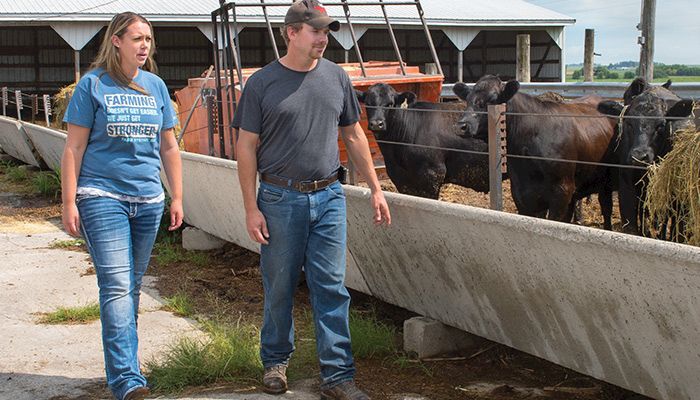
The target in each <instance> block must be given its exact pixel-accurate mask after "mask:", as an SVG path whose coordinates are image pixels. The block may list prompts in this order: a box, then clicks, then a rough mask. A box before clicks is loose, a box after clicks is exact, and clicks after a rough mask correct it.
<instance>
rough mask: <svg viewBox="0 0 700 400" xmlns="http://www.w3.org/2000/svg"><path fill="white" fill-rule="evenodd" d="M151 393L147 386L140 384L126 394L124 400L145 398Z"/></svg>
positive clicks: (141, 399)
mask: <svg viewBox="0 0 700 400" xmlns="http://www.w3.org/2000/svg"><path fill="white" fill-rule="evenodd" d="M149 394H150V391H149V390H148V388H147V387H146V386H140V387H137V388H136V389H134V390H132V391H131V392H129V393H127V394H126V396H124V400H143V399H145V398H146V396H148V395H149Z"/></svg>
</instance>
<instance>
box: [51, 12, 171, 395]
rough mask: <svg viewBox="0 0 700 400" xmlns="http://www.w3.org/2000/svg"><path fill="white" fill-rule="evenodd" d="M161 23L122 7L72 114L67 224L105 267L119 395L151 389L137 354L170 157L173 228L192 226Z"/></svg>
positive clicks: (65, 179) (107, 320) (113, 382)
mask: <svg viewBox="0 0 700 400" xmlns="http://www.w3.org/2000/svg"><path fill="white" fill-rule="evenodd" d="M154 50H155V44H154V40H153V29H152V27H151V24H150V23H149V22H148V21H147V20H146V19H145V18H143V17H142V16H140V15H138V14H135V13H131V12H126V13H121V14H118V15H116V16H115V17H114V18H113V19H112V21H111V22H110V24H109V26H108V27H107V32H106V34H105V37H104V40H103V41H102V45H101V46H100V50H99V53H98V55H97V58H96V60H95V61H94V62H93V64H92V67H91V68H92V70H91V71H90V72H88V73H87V74H86V75H85V76H84V77H83V78H82V79H81V80H80V82H79V83H78V85H77V86H76V88H75V92H74V93H73V97H72V98H71V101H70V104H69V105H68V110H67V111H66V116H65V118H64V121H65V122H66V123H67V124H68V139H67V141H66V147H65V150H64V153H63V159H62V161H61V188H62V190H63V225H64V227H65V229H66V230H67V231H68V233H70V234H71V235H74V236H79V235H80V234H81V233H82V236H83V237H84V238H85V242H86V243H87V246H88V249H89V251H90V255H91V256H92V260H93V263H94V265H95V271H96V273H97V284H98V286H99V292H100V319H101V321H102V343H103V348H104V357H105V370H106V373H107V383H108V385H109V388H110V389H111V390H112V393H113V394H114V397H115V398H116V399H118V400H122V399H129V400H134V399H141V398H143V397H144V396H146V395H147V394H148V388H147V386H146V379H145V378H144V376H143V375H142V374H141V371H140V367H139V360H138V356H137V351H138V338H137V332H136V326H137V318H138V307H139V293H140V289H141V280H142V278H143V275H144V273H145V272H146V267H147V266H148V261H149V258H150V255H151V251H152V249H153V243H154V241H155V238H156V233H157V231H158V226H159V224H160V219H161V216H162V215H163V208H164V204H163V203H164V201H163V200H164V193H163V189H162V185H161V181H160V165H161V162H162V164H163V167H164V168H165V173H166V175H167V177H168V182H169V184H170V189H171V195H172V203H171V205H170V226H169V229H170V230H174V229H177V228H178V227H179V226H180V225H181V224H182V217H183V211H182V164H181V160H180V153H179V149H178V146H177V141H176V140H175V135H174V133H173V127H174V126H175V124H176V121H177V119H176V115H175V112H174V110H173V107H172V105H171V103H170V97H169V95H168V91H167V88H166V86H165V84H164V83H163V81H162V80H161V79H160V78H159V77H158V76H156V75H155V74H154V73H152V72H149V71H154V70H155V63H154V61H153V53H154Z"/></svg>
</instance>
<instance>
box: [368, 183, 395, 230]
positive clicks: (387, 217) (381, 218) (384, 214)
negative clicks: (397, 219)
mask: <svg viewBox="0 0 700 400" xmlns="http://www.w3.org/2000/svg"><path fill="white" fill-rule="evenodd" d="M372 209H373V210H374V217H373V218H372V220H373V221H374V225H377V226H379V225H382V224H386V226H389V225H391V213H390V212H389V205H388V204H387V203H386V199H385V198H384V193H383V192H382V191H381V190H377V191H374V192H372Z"/></svg>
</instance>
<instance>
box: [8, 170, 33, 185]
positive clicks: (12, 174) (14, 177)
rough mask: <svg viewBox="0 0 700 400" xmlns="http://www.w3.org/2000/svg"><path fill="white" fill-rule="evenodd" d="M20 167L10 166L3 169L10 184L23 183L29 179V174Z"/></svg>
mask: <svg viewBox="0 0 700 400" xmlns="http://www.w3.org/2000/svg"><path fill="white" fill-rule="evenodd" d="M21 167H22V166H12V167H9V168H7V169H5V174H6V175H7V177H8V178H9V179H10V181H11V182H12V183H20V182H24V181H26V180H27V179H28V178H29V172H27V169H26V168H21Z"/></svg>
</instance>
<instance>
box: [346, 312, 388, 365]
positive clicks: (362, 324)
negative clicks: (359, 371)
mask: <svg viewBox="0 0 700 400" xmlns="http://www.w3.org/2000/svg"><path fill="white" fill-rule="evenodd" d="M396 336H397V332H396V328H395V327H393V326H390V325H387V324H385V323H384V322H381V321H379V320H378V319H377V316H376V313H375V312H374V311H369V312H362V313H361V312H359V311H356V310H351V311H350V337H351V338H352V352H353V354H354V355H355V357H357V358H376V357H385V356H388V355H392V354H395V353H396V351H397V346H396V341H395V338H396Z"/></svg>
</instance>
